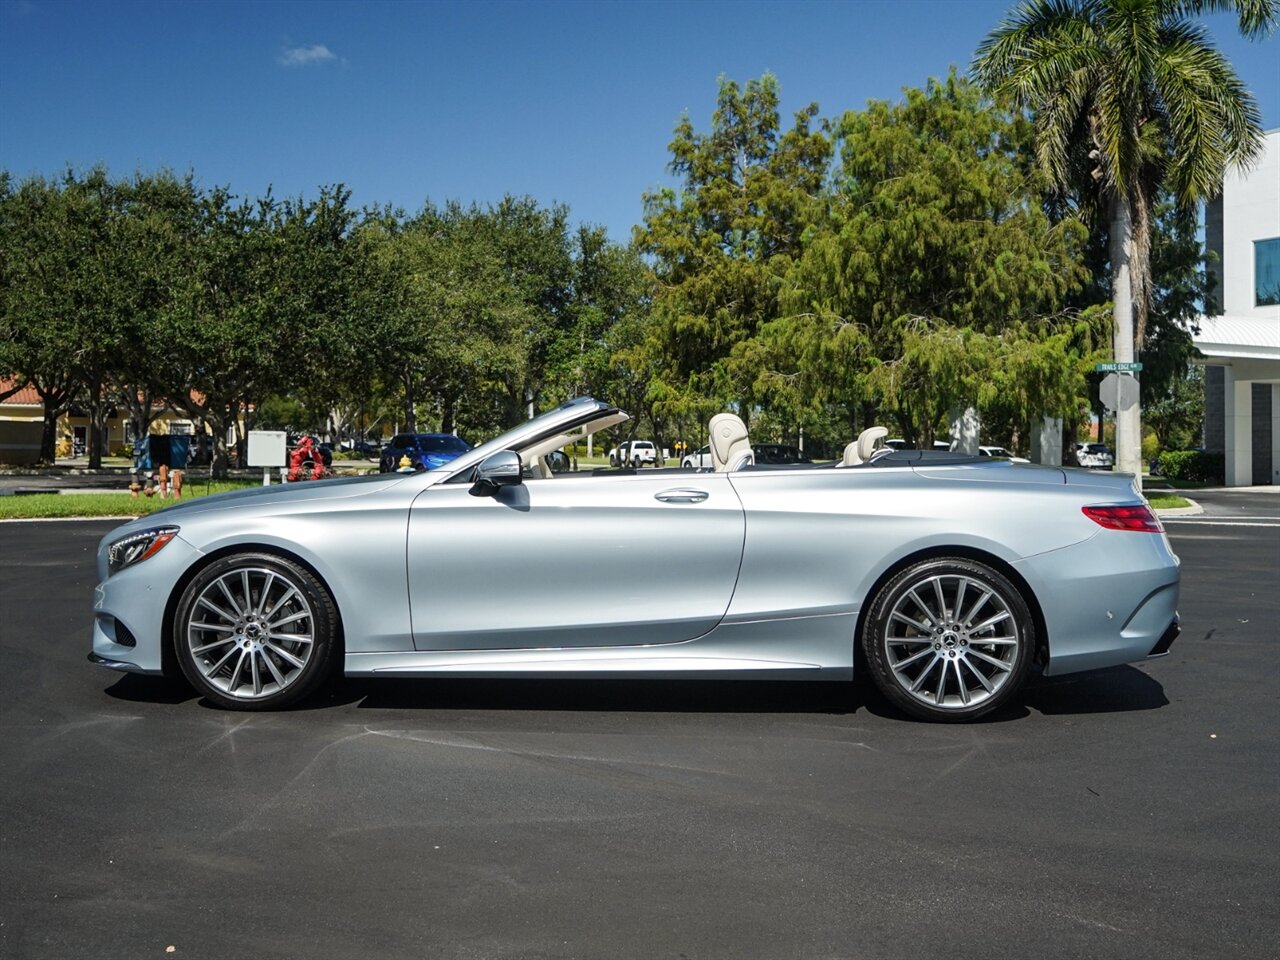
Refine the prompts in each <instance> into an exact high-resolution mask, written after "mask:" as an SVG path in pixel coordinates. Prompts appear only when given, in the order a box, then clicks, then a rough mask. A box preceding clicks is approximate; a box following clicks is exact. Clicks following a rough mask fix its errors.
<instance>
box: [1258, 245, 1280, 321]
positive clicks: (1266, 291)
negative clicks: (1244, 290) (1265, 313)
mask: <svg viewBox="0 0 1280 960" xmlns="http://www.w3.org/2000/svg"><path fill="white" fill-rule="evenodd" d="M1253 293H1254V303H1255V304H1257V305H1258V306H1259V307H1269V306H1272V305H1273V304H1280V237H1272V238H1271V239H1270V240H1255V241H1254V242H1253Z"/></svg>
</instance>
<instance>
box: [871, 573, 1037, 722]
mask: <svg viewBox="0 0 1280 960" xmlns="http://www.w3.org/2000/svg"><path fill="white" fill-rule="evenodd" d="M1034 629H1035V628H1034V626H1033V624H1032V620H1031V616H1030V613H1029V611H1028V609H1027V604H1026V601H1025V600H1024V599H1023V597H1022V594H1021V593H1020V592H1019V591H1018V589H1017V588H1016V587H1014V585H1013V584H1012V583H1010V582H1009V580H1008V579H1006V578H1005V577H1004V576H1002V575H1001V574H1000V573H998V572H997V571H995V570H993V569H991V568H990V567H988V566H986V565H985V564H982V563H977V562H975V561H972V560H964V559H961V558H947V559H941V560H929V561H925V562H923V563H918V564H916V565H914V566H912V567H909V568H908V569H906V570H904V571H902V572H901V573H899V574H898V575H897V576H896V577H894V578H893V579H892V580H890V581H889V583H887V584H886V585H885V586H884V588H883V589H882V590H881V591H880V592H879V593H878V594H877V595H876V598H875V600H874V601H873V603H872V606H871V610H870V612H869V616H868V618H867V628H866V631H865V633H864V636H863V649H864V651H865V652H866V654H867V662H868V664H869V665H870V667H871V669H872V674H873V676H874V677H875V681H876V684H877V686H879V687H880V689H881V690H882V691H884V693H885V695H886V696H887V697H889V699H890V700H892V701H893V702H894V703H896V704H897V705H898V706H900V707H902V708H903V709H904V710H906V711H907V712H908V713H911V714H913V715H915V716H917V717H921V718H923V719H928V720H971V719H973V718H974V717H976V716H980V715H981V714H984V713H987V712H988V711H990V710H994V709H995V708H996V707H998V706H999V705H1000V704H1001V703H1004V702H1005V701H1006V700H1007V699H1008V698H1009V697H1010V696H1012V695H1013V694H1014V693H1015V692H1016V691H1017V689H1018V687H1019V686H1021V684H1022V681H1023V679H1024V677H1025V676H1026V672H1027V669H1028V667H1029V664H1030V660H1031V651H1032V649H1033V647H1034V645H1035V636H1034Z"/></svg>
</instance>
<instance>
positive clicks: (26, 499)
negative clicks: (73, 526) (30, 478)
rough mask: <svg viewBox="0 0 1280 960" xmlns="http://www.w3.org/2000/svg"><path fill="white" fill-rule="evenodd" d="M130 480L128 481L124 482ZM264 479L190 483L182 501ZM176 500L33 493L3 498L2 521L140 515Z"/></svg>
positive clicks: (93, 494) (252, 483) (117, 495)
mask: <svg viewBox="0 0 1280 960" xmlns="http://www.w3.org/2000/svg"><path fill="white" fill-rule="evenodd" d="M125 482H126V483H127V482H128V481H127V480H126V481H125ZM260 485H261V481H259V482H257V483H255V482H253V481H251V480H218V481H215V482H214V483H189V484H187V485H186V486H184V487H183V488H182V500H190V499H194V498H197V497H204V496H210V495H212V494H215V493H227V492H229V491H231V490H244V489H245V488H247V487H256V486H260ZM180 502H182V501H175V500H172V499H169V500H161V499H160V497H159V496H154V497H151V498H150V499H148V498H147V497H145V496H139V497H138V499H136V500H135V499H133V497H131V496H129V494H128V492H122V493H116V492H114V491H112V492H108V493H32V494H23V495H22V496H16V497H0V520H42V519H47V518H50V517H140V516H142V515H144V514H147V513H155V512H156V511H157V510H163V509H164V508H165V507H171V506H173V504H174V503H180Z"/></svg>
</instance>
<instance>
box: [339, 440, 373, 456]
mask: <svg viewBox="0 0 1280 960" xmlns="http://www.w3.org/2000/svg"><path fill="white" fill-rule="evenodd" d="M339 446H340V447H341V449H343V450H345V451H348V452H351V451H354V452H355V453H358V454H360V456H362V457H368V458H369V459H370V460H377V459H378V455H379V454H380V453H381V452H382V445H381V444H379V443H378V442H376V441H374V440H343V441H342V443H341V444H339Z"/></svg>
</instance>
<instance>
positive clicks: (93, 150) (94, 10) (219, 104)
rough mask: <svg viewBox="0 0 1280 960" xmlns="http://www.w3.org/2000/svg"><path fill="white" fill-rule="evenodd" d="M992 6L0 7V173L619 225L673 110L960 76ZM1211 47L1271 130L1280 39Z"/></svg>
mask: <svg viewBox="0 0 1280 960" xmlns="http://www.w3.org/2000/svg"><path fill="white" fill-rule="evenodd" d="M1011 5H1012V4H1011V3H1010V2H1006V0H902V2H870V0H867V2H849V3H831V2H800V0H794V2H790V3H751V2H740V3H721V2H713V0H702V2H696V0H689V2H681V3H667V2H658V0H651V2H629V3H611V2H577V3H559V2H535V3H487V2H474V3H446V2H436V3H412V2H407V0H406V2H395V3H376V2H370V3H341V2H333V3H323V2H309V3H292V2H287V0H275V2H258V3H224V2H212V0H210V2H203V3H182V2H162V3H127V2H116V3H110V2H97V3H79V2H70V0H0V167H4V168H6V169H8V170H9V171H10V172H11V173H13V174H14V175H16V176H18V177H22V176H26V175H28V174H33V173H40V174H45V175H53V174H56V173H58V172H59V171H60V170H61V169H62V168H63V167H64V166H65V165H66V164H68V163H70V164H72V165H74V166H76V167H87V166H91V165H93V164H95V163H103V164H106V165H107V166H108V167H109V169H110V170H111V172H112V173H113V174H116V175H127V174H130V173H132V172H133V171H134V170H135V169H140V170H144V171H150V170H155V169H158V168H161V167H168V168H171V169H174V170H176V171H178V172H180V173H181V172H185V171H187V170H193V171H194V172H195V174H196V175H197V177H198V179H199V180H200V182H201V183H202V184H204V185H205V186H213V185H215V184H228V185H230V186H231V188H232V189H233V190H234V191H235V192H237V193H241V194H250V195H257V194H260V193H262V192H263V191H265V190H266V188H267V186H268V185H274V188H275V191H276V193H277V194H278V195H279V194H290V195H295V194H299V193H302V194H307V195H313V194H314V193H315V191H316V188H317V186H318V185H320V184H325V183H334V182H338V181H341V182H344V183H346V184H347V185H348V186H349V187H350V188H351V190H352V191H353V199H354V201H355V202H356V203H357V204H366V203H368V204H373V203H393V204H396V205H399V206H402V207H404V208H406V209H408V210H410V211H413V210H416V209H418V208H419V207H420V206H421V205H422V202H423V201H424V200H425V199H427V198H430V199H432V200H434V201H437V202H442V201H444V200H446V199H458V200H462V201H464V202H470V201H473V200H474V201H481V202H487V201H493V200H496V199H498V198H500V197H501V196H502V195H503V193H507V192H510V193H514V194H529V195H531V196H533V197H535V198H537V199H538V200H539V201H541V202H543V203H550V202H552V201H560V202H563V203H566V204H568V205H569V206H570V209H571V213H572V216H573V219H574V220H575V221H587V222H591V223H598V224H603V225H604V226H606V227H608V229H609V233H610V236H612V237H613V238H614V239H618V240H624V239H626V238H627V237H628V236H629V231H630V227H631V225H632V224H634V223H636V222H637V221H638V220H639V219H640V216H641V195H642V193H643V192H644V191H646V190H651V189H653V188H655V187H657V186H660V185H663V184H666V183H669V182H671V181H670V178H669V177H668V175H667V173H666V164H667V160H668V155H667V150H666V146H667V143H668V142H669V141H670V138H671V131H672V128H673V126H674V124H675V122H676V120H677V118H678V117H679V116H680V114H681V112H682V111H685V110H687V111H689V113H690V115H691V117H692V118H693V121H694V123H695V125H696V126H697V127H698V128H699V129H706V127H707V125H708V123H709V119H710V115H711V111H712V109H713V107H714V99H715V90H716V78H717V76H719V75H720V74H725V75H727V76H729V77H732V78H735V79H738V80H740V81H745V80H747V79H749V78H751V77H757V76H759V75H760V74H761V73H763V72H765V71H766V70H767V71H772V72H773V73H775V74H776V75H777V76H778V79H779V82H780V84H781V87H782V94H783V106H784V109H785V110H787V111H788V112H790V111H793V110H795V109H798V108H799V107H801V106H803V105H804V104H806V103H808V102H809V101H811V100H817V101H818V103H819V104H820V106H821V108H822V113H823V115H824V116H835V115H838V114H840V113H842V112H843V111H845V110H848V109H853V108H858V107H861V106H862V105H863V104H864V103H865V102H866V101H867V100H868V99H873V98H874V99H883V98H895V97H897V96H898V93H899V91H900V89H901V88H902V87H903V86H907V85H911V86H917V85H920V84H922V83H923V82H924V81H925V79H926V78H927V77H929V76H930V75H935V76H940V75H944V74H945V73H946V70H947V67H948V65H949V64H953V63H954V64H957V65H959V66H961V67H962V68H963V67H966V66H967V65H968V63H969V60H970V58H971V57H972V54H973V50H974V48H975V47H976V46H977V44H978V43H979V41H980V40H981V38H982V36H983V35H984V34H985V33H986V32H987V31H988V30H989V29H991V28H992V27H993V26H994V25H995V24H996V23H997V22H998V21H999V19H1000V18H1001V16H1002V15H1003V14H1004V13H1005V11H1006V10H1007V9H1009V7H1010V6H1011ZM1210 26H1211V28H1212V29H1213V31H1214V34H1215V36H1216V38H1217V39H1218V42H1219V45H1220V46H1221V47H1222V49H1223V50H1224V51H1225V52H1226V53H1227V55H1228V56H1229V57H1230V58H1231V59H1232V60H1233V62H1234V63H1235V65H1236V68H1237V70H1238V71H1239V73H1240V74H1241V76H1242V77H1243V79H1244V80H1245V82H1246V84H1247V85H1248V86H1249V87H1250V88H1251V89H1252V90H1253V91H1254V94H1255V96H1257V98H1258V100H1259V103H1260V104H1261V107H1262V110H1263V114H1264V118H1265V123H1266V126H1267V127H1268V128H1269V129H1270V128H1274V127H1277V126H1280V40H1277V39H1276V38H1272V39H1269V40H1267V41H1265V42H1261V43H1250V42H1246V41H1243V40H1241V39H1239V38H1238V37H1237V36H1236V35H1235V34H1234V31H1233V21H1232V20H1230V19H1228V18H1222V17H1214V18H1212V19H1211V20H1210Z"/></svg>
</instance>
